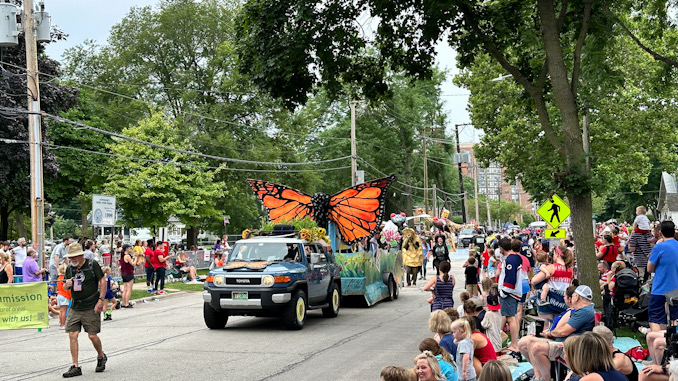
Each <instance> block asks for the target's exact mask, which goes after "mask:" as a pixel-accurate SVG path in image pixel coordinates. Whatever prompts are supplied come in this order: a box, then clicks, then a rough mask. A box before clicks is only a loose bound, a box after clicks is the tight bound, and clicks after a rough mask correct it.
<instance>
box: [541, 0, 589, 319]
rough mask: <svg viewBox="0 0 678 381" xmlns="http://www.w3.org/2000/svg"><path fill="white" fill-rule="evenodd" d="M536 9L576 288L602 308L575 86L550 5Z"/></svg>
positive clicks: (546, 2)
mask: <svg viewBox="0 0 678 381" xmlns="http://www.w3.org/2000/svg"><path fill="white" fill-rule="evenodd" d="M537 8H538V12H539V18H540V22H541V34H542V40H543V41H544V50H545V52H546V63H547V66H548V71H549V76H550V78H551V84H552V86H553V95H554V98H555V100H556V104H557V105H558V109H559V111H560V116H561V118H562V131H563V137H564V142H565V152H566V158H565V159H566V163H567V168H566V174H567V175H568V178H567V179H568V181H569V182H568V183H563V184H562V185H561V186H562V188H564V189H565V192H566V194H567V198H568V199H569V201H570V209H571V210H572V230H573V233H574V242H575V243H576V247H577V253H576V255H577V268H578V269H579V275H578V278H579V282H580V284H584V285H587V286H589V287H591V290H592V291H593V298H594V299H593V301H594V303H595V304H596V305H598V306H602V297H601V294H600V287H598V269H597V265H596V256H595V249H594V247H595V246H594V244H593V231H592V225H591V224H592V218H593V204H592V197H591V190H590V186H589V184H588V182H589V180H590V176H591V175H590V173H589V171H588V168H587V166H586V160H585V157H586V155H585V154H584V142H583V139H582V130H581V128H580V125H579V112H578V109H577V95H576V93H575V91H573V88H576V86H572V84H571V83H570V82H569V79H568V72H567V67H566V65H565V61H564V58H563V50H562V47H561V45H560V44H561V42H560V33H559V31H558V28H557V26H556V25H557V23H556V19H555V9H554V8H553V2H552V1H550V0H539V1H538V2H537ZM575 80H576V78H575ZM561 178H562V179H563V181H565V180H564V179H565V176H561Z"/></svg>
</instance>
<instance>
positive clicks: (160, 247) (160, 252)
mask: <svg viewBox="0 0 678 381" xmlns="http://www.w3.org/2000/svg"><path fill="white" fill-rule="evenodd" d="M164 249H165V245H164V244H163V243H162V242H158V244H157V246H156V247H155V251H154V252H153V256H152V257H151V263H152V264H153V269H154V270H155V287H153V293H154V294H156V295H158V294H164V293H165V271H167V263H166V262H167V258H166V257H165V251H164ZM158 283H160V288H158Z"/></svg>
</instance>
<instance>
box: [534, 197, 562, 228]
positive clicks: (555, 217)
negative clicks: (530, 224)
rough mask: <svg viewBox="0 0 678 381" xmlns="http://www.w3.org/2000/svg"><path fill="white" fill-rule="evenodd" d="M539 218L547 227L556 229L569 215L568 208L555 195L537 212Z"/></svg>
mask: <svg viewBox="0 0 678 381" xmlns="http://www.w3.org/2000/svg"><path fill="white" fill-rule="evenodd" d="M537 213H538V214H539V215H540V216H541V218H543V219H544V221H546V223H548V224H549V225H551V226H552V227H554V228H557V227H558V226H559V225H560V224H561V223H563V221H564V220H565V219H566V218H567V217H568V216H569V215H570V208H569V207H568V206H567V205H565V203H564V202H563V200H561V198H560V197H558V196H557V195H553V196H552V197H551V198H550V199H549V200H548V201H546V202H545V203H544V205H542V206H541V208H539V210H537Z"/></svg>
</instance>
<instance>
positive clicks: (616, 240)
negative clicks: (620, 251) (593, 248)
mask: <svg viewBox="0 0 678 381" xmlns="http://www.w3.org/2000/svg"><path fill="white" fill-rule="evenodd" d="M612 244H613V245H615V246H617V248H619V247H620V246H621V243H619V236H618V235H616V236H614V237H612Z"/></svg>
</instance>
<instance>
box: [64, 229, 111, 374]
mask: <svg viewBox="0 0 678 381" xmlns="http://www.w3.org/2000/svg"><path fill="white" fill-rule="evenodd" d="M84 254H85V252H84V251H82V247H81V246H80V244H78V243H77V242H74V243H72V244H70V245H68V252H67V253H66V255H65V258H68V260H69V261H70V265H69V266H68V268H67V269H66V276H65V277H64V279H66V282H65V283H64V288H65V289H66V290H71V297H72V300H73V304H72V305H71V309H70V311H69V312H68V319H67V320H66V332H68V338H69V340H70V346H71V357H72V359H73V365H72V366H71V367H70V369H68V371H67V372H66V373H64V374H63V376H64V377H65V378H69V377H75V376H81V375H82V370H81V368H80V367H79V366H78V335H79V334H80V330H81V328H84V329H85V332H87V334H88V337H89V339H90V340H91V341H92V344H93V345H94V349H96V351H97V366H96V372H103V371H104V369H106V360H107V358H106V355H105V354H104V351H103V350H102V349H101V340H100V339H99V337H98V336H97V334H98V333H99V332H101V312H102V311H103V310H104V307H105V306H106V298H105V296H106V278H105V277H104V273H103V272H102V271H101V267H100V266H99V263H98V262H97V261H94V260H91V259H86V258H85V257H84Z"/></svg>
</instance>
